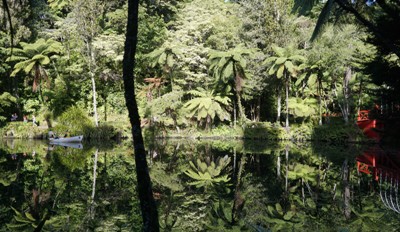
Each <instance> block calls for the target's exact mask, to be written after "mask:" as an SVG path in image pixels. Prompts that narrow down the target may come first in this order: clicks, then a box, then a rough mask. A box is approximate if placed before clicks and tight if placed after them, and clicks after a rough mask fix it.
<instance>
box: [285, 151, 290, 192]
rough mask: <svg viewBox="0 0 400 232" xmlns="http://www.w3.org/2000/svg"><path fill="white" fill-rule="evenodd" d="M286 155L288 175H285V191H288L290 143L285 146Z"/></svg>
mask: <svg viewBox="0 0 400 232" xmlns="http://www.w3.org/2000/svg"><path fill="white" fill-rule="evenodd" d="M285 157H286V175H285V191H286V192H287V191H288V184H289V181H288V179H289V178H288V177H289V147H288V145H286V146H285Z"/></svg>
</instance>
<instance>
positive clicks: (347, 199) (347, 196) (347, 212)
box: [342, 159, 351, 219]
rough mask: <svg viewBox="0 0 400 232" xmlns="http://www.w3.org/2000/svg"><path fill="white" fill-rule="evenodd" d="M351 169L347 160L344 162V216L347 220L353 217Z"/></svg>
mask: <svg viewBox="0 0 400 232" xmlns="http://www.w3.org/2000/svg"><path fill="white" fill-rule="evenodd" d="M349 179H350V167H349V165H348V161H347V159H346V160H345V161H344V162H343V171H342V181H343V203H344V204H343V206H344V210H343V211H344V216H345V217H346V219H350V216H351V204H350V183H349Z"/></svg>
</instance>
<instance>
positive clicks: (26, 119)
mask: <svg viewBox="0 0 400 232" xmlns="http://www.w3.org/2000/svg"><path fill="white" fill-rule="evenodd" d="M23 119H24V123H27V122H28V117H26V115H24V117H23Z"/></svg>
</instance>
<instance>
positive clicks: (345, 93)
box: [343, 67, 351, 124]
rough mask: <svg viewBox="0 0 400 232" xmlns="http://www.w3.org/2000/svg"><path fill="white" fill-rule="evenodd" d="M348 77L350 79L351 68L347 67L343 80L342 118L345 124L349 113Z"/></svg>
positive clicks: (347, 121)
mask: <svg viewBox="0 0 400 232" xmlns="http://www.w3.org/2000/svg"><path fill="white" fill-rule="evenodd" d="M350 79H351V68H350V67H348V68H347V70H346V74H345V76H344V80H343V97H344V99H343V119H344V122H345V123H346V124H348V123H349V115H350V103H349V99H350V86H349V84H350Z"/></svg>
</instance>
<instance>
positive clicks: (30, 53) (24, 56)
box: [6, 39, 63, 92]
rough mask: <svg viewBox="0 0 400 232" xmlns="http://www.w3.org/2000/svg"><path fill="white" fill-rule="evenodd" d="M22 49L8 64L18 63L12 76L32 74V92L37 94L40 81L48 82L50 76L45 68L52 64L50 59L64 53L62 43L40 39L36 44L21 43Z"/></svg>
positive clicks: (16, 51)
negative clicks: (22, 73) (23, 73)
mask: <svg viewBox="0 0 400 232" xmlns="http://www.w3.org/2000/svg"><path fill="white" fill-rule="evenodd" d="M20 46H21V47H22V48H16V49H14V51H13V55H12V56H11V57H9V58H8V59H7V60H6V61H7V62H17V63H16V64H15V65H14V70H13V72H12V73H11V75H10V76H12V77H13V76H16V75H17V74H18V73H19V72H20V71H24V72H25V73H26V74H31V75H32V77H33V84H32V90H33V91H34V92H35V91H36V89H37V86H38V84H39V82H40V80H41V79H42V78H43V79H44V80H46V81H48V76H47V73H46V71H45V69H44V68H43V67H44V66H46V65H48V64H49V63H50V59H51V58H52V57H53V56H54V55H56V54H60V53H61V52H62V49H63V47H62V45H61V43H59V42H57V41H54V40H51V39H49V40H44V39H38V40H37V41H36V42H35V43H32V44H30V43H24V42H21V43H20Z"/></svg>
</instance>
